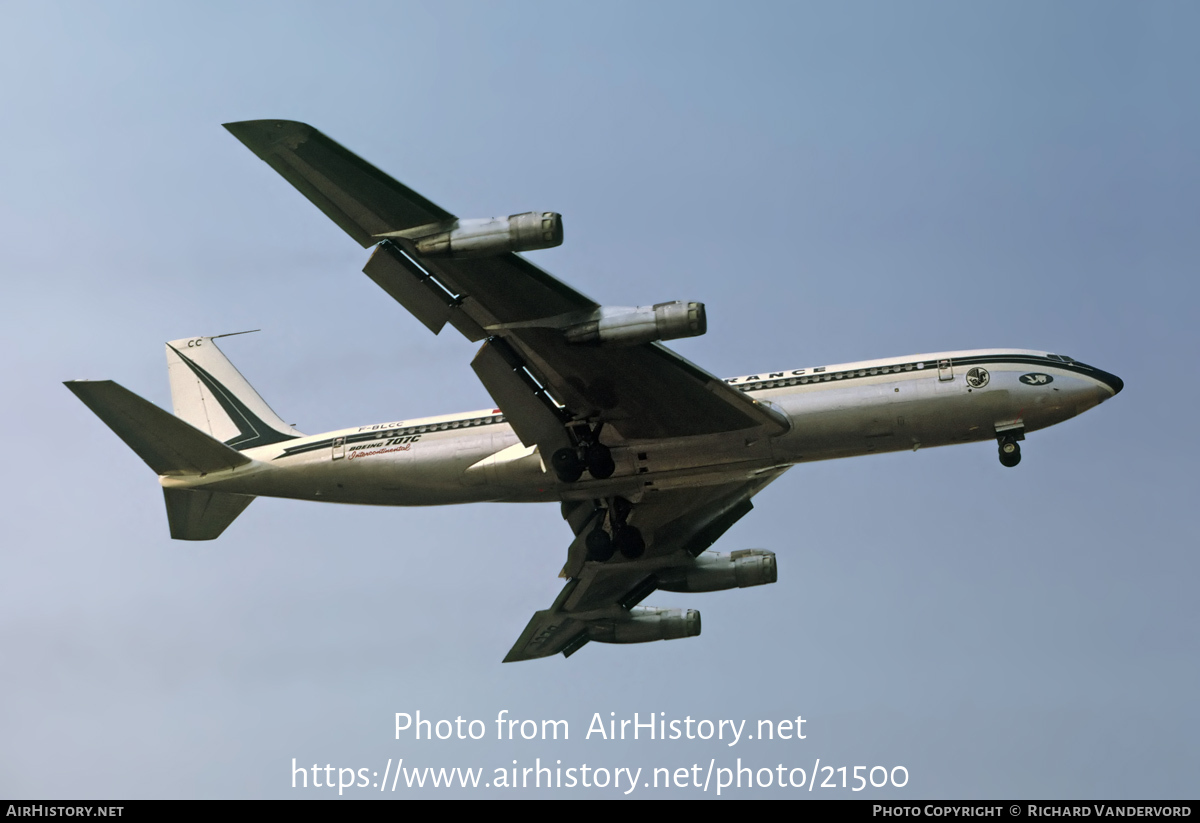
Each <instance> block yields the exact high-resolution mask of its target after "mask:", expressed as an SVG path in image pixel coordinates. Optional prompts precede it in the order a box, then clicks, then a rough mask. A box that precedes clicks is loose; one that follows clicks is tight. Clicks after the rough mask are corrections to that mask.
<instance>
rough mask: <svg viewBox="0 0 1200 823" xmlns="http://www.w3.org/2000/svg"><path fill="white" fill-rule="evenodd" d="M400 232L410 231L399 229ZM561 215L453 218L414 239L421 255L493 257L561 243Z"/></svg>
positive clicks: (550, 212)
mask: <svg viewBox="0 0 1200 823" xmlns="http://www.w3.org/2000/svg"><path fill="white" fill-rule="evenodd" d="M399 234H411V230H410V231H409V232H401V233H399ZM562 241H563V225H562V215H561V214H557V213H556V212H552V211H531V212H526V213H525V214H513V215H510V216H509V217H485V218H481V219H472V220H455V221H454V223H453V225H452V227H451V228H449V229H446V230H443V231H440V232H438V233H436V234H430V235H427V236H425V237H418V238H416V239H415V245H416V248H417V253H418V254H420V255H421V256H423V257H493V256H495V255H497V254H504V253H505V252H510V251H533V250H534V249H549V248H552V247H554V246H561V245H562Z"/></svg>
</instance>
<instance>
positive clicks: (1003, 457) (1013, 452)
mask: <svg viewBox="0 0 1200 823" xmlns="http://www.w3.org/2000/svg"><path fill="white" fill-rule="evenodd" d="M999 440H1000V465H1001V466H1006V467H1008V468H1010V469H1011V468H1012V467H1013V466H1015V465H1017V464H1018V463H1020V462H1021V444H1020V443H1018V442H1017V438H1016V437H1014V436H1013V435H1003V436H1001V437H1000V438H999Z"/></svg>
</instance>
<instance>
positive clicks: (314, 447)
mask: <svg viewBox="0 0 1200 823" xmlns="http://www.w3.org/2000/svg"><path fill="white" fill-rule="evenodd" d="M226 128H227V129H228V130H229V131H230V132H232V134H233V135H234V136H235V137H237V138H238V139H239V140H241V141H242V143H244V144H245V145H246V146H247V147H248V148H249V149H250V150H251V151H252V152H254V153H255V154H256V155H258V157H260V158H261V159H262V160H264V161H266V162H267V163H268V164H269V165H270V166H271V167H272V168H274V169H275V170H276V171H277V172H279V173H280V174H281V175H282V176H283V177H284V178H285V179H286V180H287V181H288V182H289V183H291V184H292V185H293V186H295V187H296V188H297V189H298V190H299V191H300V193H301V194H303V195H304V196H305V197H307V198H308V199H309V200H310V201H312V203H313V204H314V205H316V206H317V208H319V209H321V211H323V212H324V213H325V214H326V215H328V216H329V217H330V218H331V219H332V220H333V221H334V222H335V223H337V224H338V225H339V226H340V227H341V228H342V229H344V230H345V231H346V233H347V234H349V235H350V236H351V237H352V238H354V240H356V241H358V243H359V244H361V245H362V246H363V247H364V248H370V249H372V250H373V251H372V254H371V257H370V259H369V260H368V261H367V264H366V267H365V268H364V270H363V271H364V272H365V273H366V275H367V276H368V277H370V278H371V279H372V280H374V281H375V283H377V284H378V285H379V286H380V287H381V288H382V289H383V290H384V291H385V292H387V294H389V295H390V296H391V297H393V298H394V299H395V300H396V301H397V302H399V303H400V304H401V305H402V306H404V308H406V309H408V310H409V311H410V312H411V313H412V314H413V315H414V316H416V318H417V319H418V320H419V321H421V323H423V324H424V325H425V326H426V327H428V328H429V330H430V331H432V332H434V333H435V334H437V333H439V332H440V331H441V330H442V329H443V328H444V327H445V326H446V325H447V324H449V325H450V326H452V327H453V328H454V329H455V330H456V331H458V332H459V333H460V334H463V335H464V336H466V337H467V338H468V339H469V340H472V341H476V342H479V343H480V344H481V345H480V348H479V351H478V353H477V354H476V355H475V359H474V360H473V361H472V363H471V367H472V368H473V369H474V370H475V373H476V374H477V375H478V377H479V379H480V381H482V383H483V385H484V386H485V387H486V389H487V390H488V392H489V393H490V394H491V396H492V398H493V399H494V401H495V403H496V406H498V408H495V409H486V410H483V411H477V412H469V413H466V414H453V415H445V416H442V417H427V418H422V419H418V420H400V421H394V422H390V423H382V424H376V425H370V426H357V427H352V428H347V429H342V430H340V431H334V432H327V433H325V434H317V435H306V434H303V433H301V432H299V431H297V430H295V429H294V428H292V427H291V426H289V425H288V424H286V423H284V422H283V420H282V419H281V418H280V417H279V416H278V415H276V414H275V413H274V412H273V411H271V409H270V407H268V406H267V404H266V403H265V402H264V401H263V399H262V398H261V397H260V396H259V395H258V393H257V392H256V391H255V390H254V389H253V388H251V386H250V384H249V383H247V382H246V380H245V378H243V377H242V375H241V374H240V373H238V371H237V369H235V368H234V367H233V365H232V364H231V363H230V362H229V360H228V359H227V358H226V357H225V356H224V354H222V352H221V350H220V349H219V348H218V347H217V345H216V338H213V337H191V338H184V339H181V340H175V341H172V342H170V343H168V344H167V349H166V353H167V364H168V372H169V376H170V381H171V395H172V400H173V403H174V411H175V413H174V414H173V415H172V414H168V413H167V412H165V411H163V410H162V409H160V408H158V407H157V406H155V405H153V404H151V403H149V402H147V401H146V400H143V399H142V398H140V397H138V396H137V395H135V394H133V393H131V392H129V391H127V390H126V389H124V388H122V387H121V386H119V385H117V384H116V383H113V382H111V381H73V382H70V383H67V384H66V385H67V387H68V388H69V389H71V391H73V392H74V393H75V394H76V395H77V396H78V397H79V398H80V399H81V400H82V401H83V402H84V403H85V404H87V406H88V407H89V408H90V409H92V411H94V412H95V413H96V414H97V415H98V416H99V417H100V418H101V419H102V420H103V421H104V422H105V423H107V424H108V425H109V426H110V427H111V428H112V429H113V431H115V432H116V433H117V435H118V436H120V437H121V438H122V439H123V440H124V441H125V442H126V443H127V444H128V445H129V446H130V447H131V448H132V449H133V450H134V451H135V452H136V453H137V454H138V456H139V457H141V458H142V459H143V460H144V461H145V462H146V463H147V464H149V465H150V467H151V468H152V469H154V471H155V472H156V473H157V474H158V475H159V480H160V482H161V484H162V486H163V491H164V494H165V497H166V505H167V519H168V522H169V524H170V530H171V536H172V537H174V538H177V539H181V540H211V539H214V538H216V537H218V536H219V535H220V534H221V533H222V532H223V531H224V530H225V528H226V527H227V526H228V525H229V524H230V523H232V522H233V520H234V519H235V518H236V517H237V516H238V515H239V514H240V513H241V512H242V510H244V509H245V508H246V506H248V505H249V504H250V502H251V501H252V500H253V499H254V498H255V497H257V496H267V497H288V498H296V499H304V500H324V501H329V502H336V503H368V504H375V505H381V506H428V505H438V504H447V503H472V502H482V501H508V502H519V501H526V502H538V501H544V502H551V501H554V502H558V503H560V504H561V508H562V516H563V518H564V519H565V520H566V521H567V523H568V524H569V525H570V527H571V530H572V532H573V533H574V539H573V540H572V541H571V543H570V545H569V546H568V547H567V558H566V564H565V565H564V566H563V569H562V575H561V576H562V577H564V578H566V581H567V582H566V585H565V586H564V587H563V589H562V592H561V593H560V594H559V596H558V598H557V599H556V600H555V601H554V603H553V604H552V605H551V606H550V607H549V608H547V609H545V610H543V611H539V612H537V613H536V614H535V615H534V616H533V618H532V619H531V620H530V621H529V624H528V625H527V626H526V627H525V630H524V631H523V632H522V633H521V635H520V637H519V638H518V639H517V642H516V643H515V645H513V647H512V649H511V650H510V651H509V653H508V656H507V657H506V658H505V660H506V661H514V660H529V659H531V658H535V657H546V656H549V655H554V654H558V653H560V652H561V653H562V654H563V655H565V656H570V655H571V654H573V653H575V652H576V651H578V650H579V648H580V647H581V646H583V645H584V644H585V643H587V642H588V641H590V640H597V641H600V642H602V643H641V642H646V641H650V640H668V639H673V638H680V637H692V636H695V635H698V634H699V633H700V615H699V613H698V612H696V611H694V610H691V609H687V610H682V609H659V608H654V607H652V606H643V605H640V604H641V603H642V601H643V600H644V599H645V598H646V597H648V596H649V595H650V594H652V593H653V592H654V591H655V590H656V589H664V590H667V591H675V592H706V591H716V590H720V589H732V588H739V587H746V586H757V585H761V584H766V583H773V582H775V579H776V561H775V555H774V553H772V552H770V551H766V550H763V549H744V550H740V551H733V552H731V553H729V554H721V553H717V552H714V551H710V547H711V546H712V545H713V544H714V543H715V542H716V541H717V540H718V539H719V538H720V537H721V535H722V534H724V532H725V531H726V530H728V529H729V528H730V526H732V525H733V524H734V523H735V522H737V520H738V519H740V518H741V517H743V516H744V515H745V514H746V513H747V512H749V511H750V509H751V508H752V505H751V498H753V497H754V495H755V494H757V493H758V492H759V491H761V490H762V489H763V488H764V487H765V486H766V485H767V484H768V483H770V482H771V481H772V480H774V479H775V478H777V477H779V475H781V474H783V472H785V471H787V470H788V469H789V468H790V467H791V466H793V465H795V464H797V463H804V462H809V461H813V460H827V459H830V458H835V457H852V456H855V455H864V454H871V453H875V452H890V451H898V450H902V449H913V450H916V449H918V448H928V447H931V446H944V445H949V444H952V443H966V442H977V441H985V440H995V441H996V443H997V445H998V450H999V457H1000V462H1001V463H1002V464H1004V465H1005V466H1009V467H1013V466H1016V465H1017V463H1019V462H1020V459H1021V446H1020V444H1021V442H1022V441H1023V440H1024V439H1025V435H1026V434H1027V433H1028V432H1032V431H1036V430H1038V429H1043V428H1046V427H1047V426H1052V425H1054V424H1055V423H1060V422H1062V421H1064V420H1067V419H1068V418H1071V417H1074V416H1075V415H1077V414H1080V413H1081V412H1083V411H1086V410H1088V409H1090V408H1092V407H1093V406H1096V405H1098V404H1099V403H1101V402H1103V401H1104V400H1107V399H1108V398H1110V397H1112V396H1114V395H1116V394H1117V393H1118V392H1120V391H1121V388H1122V382H1121V380H1120V378H1118V377H1116V376H1115V375H1112V374H1109V373H1108V372H1104V371H1101V370H1100V369H1097V368H1093V367H1092V366H1087V365H1084V364H1083V363H1080V362H1078V361H1076V360H1073V359H1072V358H1070V357H1066V356H1063V355H1058V354H1050V353H1047V352H1041V351H1029V350H1024V349H984V350H976V351H955V352H942V353H937V354H920V355H913V356H909V357H896V358H886V359H882V360H870V361H866V362H862V363H843V364H839V365H829V366H822V367H816V368H812V367H808V368H803V369H794V370H792V371H782V372H760V373H759V374H754V375H749V376H746V377H738V378H732V379H729V380H721V379H719V378H717V377H714V376H713V375H711V374H709V373H708V372H706V371H704V370H703V369H701V368H699V367H697V366H695V365H693V364H692V363H689V362H688V361H687V360H684V359H683V358H682V357H680V356H678V355H677V354H675V353H674V352H673V351H671V350H670V349H669V348H667V347H666V346H664V345H663V343H662V341H665V340H672V339H675V338H681V337H694V336H697V335H701V334H704V333H705V331H706V330H707V320H706V316H705V310H704V304H702V303H698V302H692V301H675V302H671V303H659V304H656V305H653V306H633V307H618V306H601V305H599V304H598V303H596V302H594V301H593V300H591V299H589V298H588V297H586V296H584V295H582V294H580V293H579V292H577V291H575V290H574V289H573V288H571V287H570V286H568V285H566V284H565V283H562V282H560V281H558V280H556V279H555V278H553V277H551V276H550V275H549V274H547V273H546V272H544V271H543V270H542V269H540V268H538V267H537V266H535V265H534V264H533V263H531V262H529V261H528V260H526V259H525V258H524V257H521V256H519V255H518V254H517V253H518V252H523V251H531V250H535V249H542V248H549V247H551V246H557V245H559V244H560V243H562V239H563V227H562V218H561V217H560V215H558V214H555V213H553V212H528V213H524V214H516V215H512V216H509V217H496V218H487V219H464V218H460V217H457V216H455V215H453V214H451V213H450V212H448V211H446V210H445V209H442V208H441V207H439V206H437V205H435V204H433V203H432V202H430V201H429V200H426V199H425V198H424V197H422V196H421V195H419V194H417V193H416V192H414V191H412V190H411V189H409V188H407V187H405V186H404V185H402V184H401V183H398V182H396V181H395V180H393V179H392V178H391V177H389V176H388V175H387V174H385V173H383V172H382V171H380V170H379V169H377V168H375V167H374V166H372V165H371V164H369V163H367V162H366V161H364V160H362V159H361V158H359V157H357V156H356V155H354V154H352V153H351V152H350V151H348V150H347V149H345V148H343V147H342V146H340V145H339V144H337V143H335V142H334V141H333V140H330V139H329V138H328V137H326V136H325V135H324V134H322V133H321V132H319V131H317V130H316V129H314V128H312V127H311V126H307V125H305V124H303V123H296V122H291V121H285V120H257V121H251V122H244V123H230V124H228V125H227V126H226Z"/></svg>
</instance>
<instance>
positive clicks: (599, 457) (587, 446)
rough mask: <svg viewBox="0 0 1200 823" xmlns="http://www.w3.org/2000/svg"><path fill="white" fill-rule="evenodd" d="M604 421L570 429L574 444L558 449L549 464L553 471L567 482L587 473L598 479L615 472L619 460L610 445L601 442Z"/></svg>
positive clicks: (610, 475)
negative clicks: (594, 425)
mask: <svg viewBox="0 0 1200 823" xmlns="http://www.w3.org/2000/svg"><path fill="white" fill-rule="evenodd" d="M602 428H604V424H603V423H600V424H598V425H597V426H596V428H594V429H593V428H591V427H589V426H586V425H584V424H579V425H576V426H574V427H572V428H571V429H569V431H570V432H571V433H572V435H573V436H572V438H571V439H572V440H574V441H575V445H574V446H573V447H571V448H564V449H559V450H558V451H556V452H555V453H554V454H552V455H551V456H550V467H551V468H552V469H554V474H555V475H557V477H558V479H559V480H561V481H562V482H564V483H574V482H575V481H576V480H578V479H579V478H580V477H582V476H583V472H584V470H585V469H586V470H587V473H588V474H590V475H591V476H592V477H594V478H596V479H597V480H605V479H607V478H609V477H612V476H613V472H615V471H616V470H617V464H616V463H615V462H614V461H613V457H612V452H611V451H609V448H608V446H606V445H604V444H603V443H601V442H600V430H601V429H602Z"/></svg>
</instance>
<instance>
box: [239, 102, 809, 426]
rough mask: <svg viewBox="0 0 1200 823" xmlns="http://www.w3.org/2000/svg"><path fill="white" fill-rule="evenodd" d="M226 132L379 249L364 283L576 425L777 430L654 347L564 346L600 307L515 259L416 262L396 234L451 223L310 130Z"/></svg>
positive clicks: (763, 414)
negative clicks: (511, 362)
mask: <svg viewBox="0 0 1200 823" xmlns="http://www.w3.org/2000/svg"><path fill="white" fill-rule="evenodd" d="M226 128H227V129H229V131H230V132H232V133H233V134H234V136H236V137H237V138H238V139H239V140H241V141H242V142H243V143H244V144H246V146H247V147H249V148H250V150H251V151H253V152H254V153H255V154H256V155H258V156H259V157H260V158H262V159H263V160H264V161H266V162H267V163H268V164H269V165H270V166H271V167H272V168H274V169H275V170H276V171H278V172H279V173H280V174H281V175H282V176H283V177H284V178H286V179H287V180H288V182H290V183H291V184H292V185H293V186H295V187H296V188H297V189H298V190H299V191H300V192H301V193H302V194H303V195H304V196H305V197H307V198H308V199H309V200H310V201H311V202H312V203H313V204H314V205H316V206H317V207H318V208H319V209H321V210H322V211H323V212H324V213H325V214H326V215H328V216H329V218H330V219H332V220H333V221H334V222H335V223H337V224H338V225H339V226H340V227H341V228H342V229H343V230H345V231H346V233H347V234H349V235H350V236H351V237H353V238H354V239H355V240H356V241H357V242H358V243H360V244H361V245H363V246H371V245H374V244H376V243H379V248H377V249H376V251H375V253H374V255H373V256H372V258H371V261H370V262H369V263H368V264H367V267H366V270H365V271H366V273H367V274H368V276H370V277H371V278H372V279H373V280H375V282H376V283H378V284H379V285H380V286H381V287H383V288H384V290H385V291H387V292H388V293H389V294H390V295H391V296H392V297H393V298H395V299H396V300H397V301H399V302H400V303H401V304H402V305H404V306H405V307H406V308H408V309H409V310H410V311H411V312H412V313H413V314H414V315H415V316H416V317H417V318H418V319H419V320H420V321H421V322H422V323H424V324H425V325H426V326H427V327H429V328H430V329H431V330H433V331H434V332H435V333H436V332H438V331H440V330H441V328H443V327H444V326H445V325H446V324H447V323H449V324H450V325H452V326H454V327H455V328H456V329H458V330H459V331H460V332H461V333H462V334H464V335H465V336H466V337H467V338H469V339H471V340H483V339H486V338H497V337H498V338H503V339H504V340H505V341H506V342H507V343H508V344H509V345H510V346H511V348H512V349H513V350H515V351H516V352H517V353H518V354H519V356H520V358H521V361H522V363H521V365H522V367H523V368H524V369H526V370H528V372H529V373H530V374H531V375H532V376H533V377H534V378H535V379H536V380H537V381H538V382H539V383H540V384H541V386H542V387H543V388H544V389H545V390H546V391H547V392H548V393H549V394H550V395H551V396H552V397H553V398H554V400H555V401H557V403H558V404H559V405H561V406H562V407H565V408H566V409H568V410H569V412H570V414H571V415H572V416H573V417H575V418H576V419H586V420H589V421H592V422H593V423H595V422H601V421H603V422H604V423H605V424H606V425H608V426H610V427H611V429H613V430H615V431H616V432H617V433H618V434H619V435H620V436H621V437H622V438H624V439H626V440H643V439H651V438H662V437H686V436H690V435H701V434H714V433H719V432H728V431H739V430H744V429H763V430H764V431H765V433H767V434H777V433H779V432H781V431H783V430H786V428H787V422H786V419H785V418H784V417H782V416H781V415H780V414H779V413H778V412H776V411H775V410H773V409H771V408H770V407H769V406H765V405H762V404H759V403H757V402H756V401H754V400H753V399H751V398H750V397H748V396H747V395H745V394H743V393H742V392H740V391H738V390H737V389H734V388H732V387H730V386H728V385H727V384H726V383H725V382H724V381H723V380H721V379H719V378H717V377H715V376H713V375H711V374H709V373H708V372H706V371H704V370H703V369H701V368H700V367H698V366H696V365H694V364H692V363H690V362H688V361H687V360H685V359H684V358H682V357H680V356H679V355H677V354H676V353H674V352H673V351H671V350H670V349H668V348H666V347H665V346H662V345H660V344H658V343H643V344H640V345H635V346H621V347H618V348H610V347H604V346H590V345H578V344H571V343H568V342H567V341H566V340H565V338H564V335H563V333H562V331H561V329H560V328H558V327H557V325H558V324H557V320H558V319H560V318H562V317H565V316H578V315H580V314H581V313H583V314H586V313H588V312H593V311H595V310H596V309H598V308H600V304H599V303H597V302H595V301H594V300H592V299H590V298H588V297H586V296H585V295H583V294H581V293H579V292H578V291H576V290H575V289H573V288H571V287H570V286H568V285H566V284H565V283H563V282H561V281H559V280H558V279H556V278H554V277H552V276H551V275H549V274H548V273H546V272H545V271H543V270H542V269H540V268H538V267H537V266H536V265H534V264H533V263H531V262H529V261H528V260H526V259H525V258H523V257H521V256H520V255H517V254H513V253H511V252H508V253H504V254H498V255H495V256H491V257H482V258H478V259H457V258H451V257H430V256H425V257H423V256H421V255H420V254H418V253H417V252H416V246H415V244H414V242H413V241H411V240H407V239H404V238H403V237H397V236H395V234H396V233H397V232H403V231H405V230H408V229H412V228H413V227H417V226H421V225H425V224H434V223H442V222H444V221H447V220H452V219H454V217H455V215H453V214H451V213H450V212H448V211H446V210H445V209H442V208H441V207H440V206H437V205H435V204H434V203H432V202H431V201H429V200H427V199H426V198H424V197H422V196H421V195H419V194H417V193H416V192H414V191H413V190H412V189H409V188H408V187H407V186H404V185H403V184H401V183H399V182H397V181H396V180H394V179H392V178H391V177H390V176H388V175H387V174H386V173H384V172H382V171H380V170H379V169H377V168H376V167H375V166H373V165H371V164H370V163H368V162H366V161H365V160H362V159H361V158H359V157H357V156H356V155H354V154H353V153H352V152H350V151H349V150H348V149H346V148H344V147H342V146H341V145H339V144H338V143H336V142H335V141H333V140H331V139H330V138H329V137H327V136H325V135H324V134H322V133H321V132H319V131H317V130H316V129H314V128H312V127H311V126H308V125H305V124H303V123H296V122H292V121H287V120H256V121H248V122H244V123H230V124H227V125H226ZM383 235H393V236H392V237H391V238H390V239H386V240H384V239H383ZM380 241H382V242H380ZM502 408H503V407H502ZM505 411H506V412H507V410H505Z"/></svg>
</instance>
